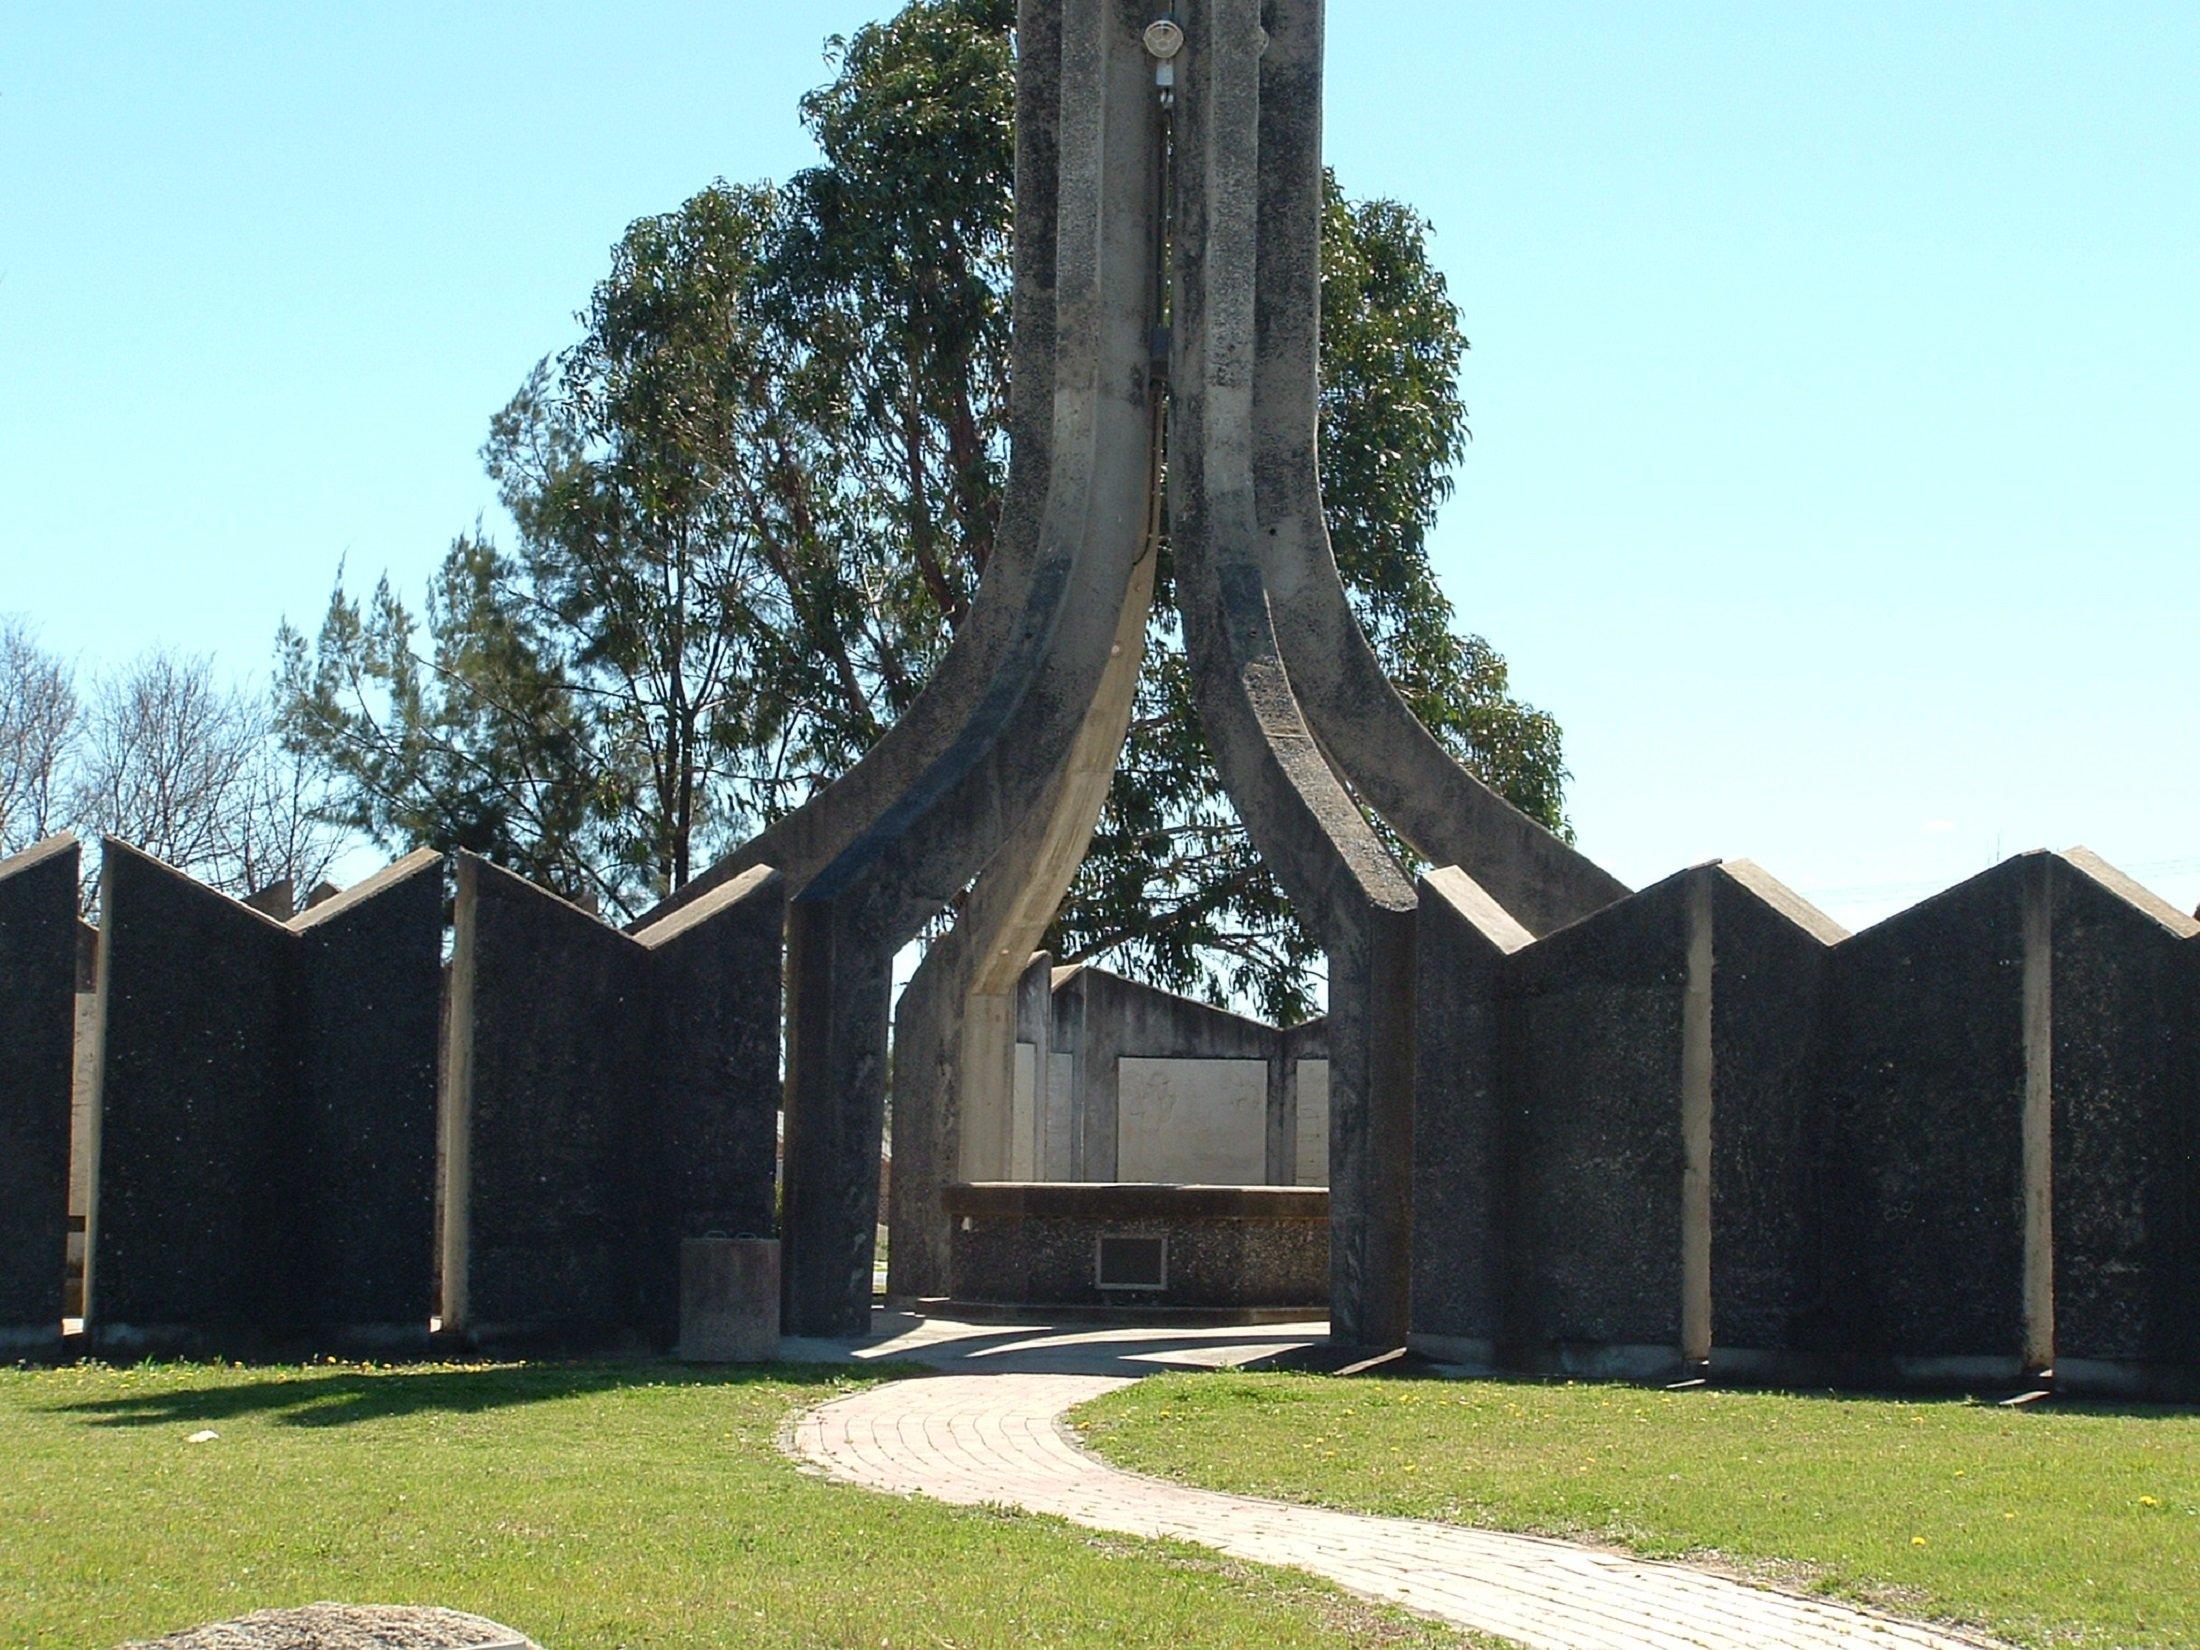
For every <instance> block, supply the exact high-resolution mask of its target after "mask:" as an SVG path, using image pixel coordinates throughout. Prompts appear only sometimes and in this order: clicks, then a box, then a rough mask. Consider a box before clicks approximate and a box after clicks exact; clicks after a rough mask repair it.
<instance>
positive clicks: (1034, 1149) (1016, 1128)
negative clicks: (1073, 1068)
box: [1008, 1043, 1039, 1180]
mask: <svg viewBox="0 0 2200 1650" xmlns="http://www.w3.org/2000/svg"><path fill="white" fill-rule="evenodd" d="M1038 1075H1039V1050H1038V1047H1037V1046H1036V1045H1035V1044H1032V1043H1018V1044H1017V1045H1016V1073H1015V1080H1014V1086H1013V1088H1012V1090H1011V1097H1010V1100H1009V1108H1010V1109H1009V1146H1008V1178H1009V1179H1011V1180H1036V1179H1038V1178H1039V1169H1038V1160H1039V1151H1038V1132H1039V1130H1038V1124H1039V1093H1038Z"/></svg>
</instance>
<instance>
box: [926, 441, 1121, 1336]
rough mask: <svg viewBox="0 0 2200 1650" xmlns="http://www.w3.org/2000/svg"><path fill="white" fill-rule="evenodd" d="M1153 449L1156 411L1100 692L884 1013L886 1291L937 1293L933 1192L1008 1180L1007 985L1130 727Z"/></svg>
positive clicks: (938, 1247) (1062, 884) (940, 1229)
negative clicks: (1143, 521) (1134, 561)
mask: <svg viewBox="0 0 2200 1650" xmlns="http://www.w3.org/2000/svg"><path fill="white" fill-rule="evenodd" d="M1161 444H1162V427H1161V418H1160V409H1159V408H1158V407H1156V409H1155V417H1154V429H1153V438H1152V446H1151V449H1150V456H1149V477H1150V483H1149V484H1150V491H1149V494H1148V497H1149V500H1150V501H1151V503H1152V506H1153V513H1152V514H1151V515H1149V518H1148V521H1147V525H1146V537H1145V544H1146V553H1145V554H1144V555H1142V556H1141V558H1140V560H1139V563H1138V565H1137V567H1136V568H1134V569H1133V571H1132V575H1131V582H1130V588H1129V590H1128V592H1127V593H1126V595H1125V598H1124V602H1123V610H1122V613H1121V615H1120V617H1119V618H1118V620H1117V625H1116V635H1115V642H1114V646H1113V648H1112V650H1111V653H1110V656H1109V659H1108V666H1107V671H1106V673H1105V675H1104V676H1103V678H1102V681H1101V685H1100V692H1099V695H1098V697H1097V698H1096V699H1095V700H1094V702H1093V705H1092V708H1091V710H1090V711H1089V712H1088V713H1087V714H1086V717H1085V721H1084V724H1083V726H1082V727H1080V728H1079V730H1078V733H1077V737H1076V739H1075V740H1074V741H1073V743H1072V745H1071V748H1070V751H1069V753H1068V756H1067V758H1066V759H1065V760H1064V762H1063V763H1062V764H1061V766H1060V767H1059V768H1058V769H1057V771H1056V773H1055V776H1054V778H1053V780H1052V781H1051V782H1050V783H1049V785H1048V788H1047V793H1046V796H1045V797H1044V799H1043V800H1042V801H1041V803H1040V805H1039V806H1038V807H1037V808H1035V809H1033V810H1032V812H1031V813H1029V814H1027V815H1026V816H1025V818H1024V820H1023V821H1022V822H1021V823H1020V824H1019V825H1018V826H1017V827H1016V829H1015V830H1014V832H1012V833H1011V835H1010V836H1009V838H1008V840H1007V841H1006V842H1005V843H1003V844H1002V846H1001V851H1000V852H999V853H998V854H996V855H995V856H994V858H993V860H992V863H990V864H989V865H987V866H986V868H985V870H984V871H983V872H982V873H980V875H979V877H978V880H977V881H976V882H975V883H974V884H972V886H971V889H970V893H969V895H968V897H967V898H966V899H965V901H964V903H963V907H962V910H961V912H960V914H959V915H958V917H957V920H956V922H955V925H954V927H953V928H952V929H951V930H949V932H947V933H946V934H943V935H941V936H940V937H939V938H938V939H936V940H935V941H933V943H932V944H931V946H930V947H929V948H928V949H927V950H926V952H925V954H924V959H923V961H922V962H920V963H919V964H918V966H917V971H916V974H915V975H914V976H913V977H912V978H911V980H910V981H909V984H908V986H907V987H906V988H904V990H903V992H902V995H901V1001H900V1003H899V1004H898V1005H897V1006H896V1008H895V1011H894V1127H893V1139H894V1163H895V1178H896V1182H897V1184H899V1185H901V1186H903V1187H904V1188H907V1189H908V1190H909V1191H910V1193H911V1195H908V1196H903V1197H898V1198H896V1200H895V1203H894V1209H893V1216H892V1235H893V1244H892V1249H891V1255H892V1259H891V1261H890V1264H889V1275H888V1278H887V1292H888V1293H889V1294H890V1295H896V1296H912V1297H915V1296H925V1295H935V1294H940V1293H943V1292H944V1290H945V1288H946V1279H947V1228H946V1224H945V1219H946V1217H945V1215H944V1214H943V1213H942V1212H941V1211H940V1209H939V1208H938V1206H937V1204H936V1201H935V1199H934V1198H933V1196H932V1192H933V1190H934V1188H936V1187H937V1186H938V1185H940V1184H942V1183H944V1182H945V1181H947V1180H949V1179H963V1180H998V1179H1005V1178H1008V1165H1009V1163H1010V1160H1011V1157H1012V1152H1011V1149H1010V1141H1009V1138H1008V1136H1009V1132H1010V1123H1011V1114H1012V1101H1013V1093H1014V1082H1015V1077H1014V1060H1015V1042H1016V991H1017V988H1018V986H1019V984H1020V983H1021V981H1022V977H1023V972H1024V969H1025V968H1026V967H1027V966H1028V964H1029V960H1030V958H1031V955H1032V953H1033V951H1034V950H1035V949H1036V948H1037V947H1038V944H1039V942H1040V940H1041V939H1042V938H1043V937H1044V936H1045V934H1046V930H1047V925H1048V924H1049V923H1051V922H1052V921H1053V920H1054V913H1055V912H1056V911H1057V910H1058V909H1060V907H1061V903H1062V900H1063V898H1064V897H1065V896H1066V895H1067V894H1068V892H1069V887H1070V883H1071V882H1072V881H1073V880H1074V879H1075V878H1076V875H1077V868H1078V867H1079V866H1080V865H1082V864H1083V863H1084V859H1085V853H1086V850H1087V849H1088V848H1089V847H1090V846H1091V844H1092V833H1093V828H1094V827H1095V826H1096V825H1097V824H1098V823H1099V819H1100V810H1101V808H1102V806H1103V805H1105V803H1106V801H1107V796H1108V787H1109V785H1110V783H1111V782H1112V781H1113V779H1114V777H1115V764H1116V758H1117V755H1118V753H1119V752H1120V751H1121V750H1122V748H1123V739H1124V736H1125V734H1126V733H1128V731H1129V728H1130V718H1131V709H1132V705H1133V703H1134V701H1135V699H1136V696H1137V691H1138V675H1139V670H1140V667H1141V666H1142V664H1143V663H1144V660H1145V641H1146V618H1147V614H1148V611H1149V610H1150V609H1151V607H1152V605H1153V577H1154V566H1155V562H1156V559H1157V558H1156V556H1155V554H1154V552H1156V551H1157V550H1158V549H1159V543H1160V533H1161V520H1160V516H1159V508H1158V507H1159V503H1160V498H1161V493H1160V467H1161V458H1162V445H1161Z"/></svg>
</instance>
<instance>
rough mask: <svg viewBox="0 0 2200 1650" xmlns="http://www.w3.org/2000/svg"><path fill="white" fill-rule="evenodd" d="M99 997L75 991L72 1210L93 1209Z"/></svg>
mask: <svg viewBox="0 0 2200 1650" xmlns="http://www.w3.org/2000/svg"><path fill="white" fill-rule="evenodd" d="M98 1009H99V998H98V997H97V996H95V995H94V994H93V993H91V992H89V991H79V992H78V993H77V994H76V1068H75V1075H74V1078H73V1080H72V1082H71V1086H70V1093H69V1213H70V1214H72V1215H74V1216H76V1217H77V1218H78V1219H79V1220H81V1219H83V1218H84V1217H86V1216H87V1215H89V1214H90V1213H91V1212H92V1095H93V1092H94V1091H95V1090H96V1089H97V1088H98V1086H99V1036H98V1030H99V1015H98ZM72 1243H73V1239H72Z"/></svg>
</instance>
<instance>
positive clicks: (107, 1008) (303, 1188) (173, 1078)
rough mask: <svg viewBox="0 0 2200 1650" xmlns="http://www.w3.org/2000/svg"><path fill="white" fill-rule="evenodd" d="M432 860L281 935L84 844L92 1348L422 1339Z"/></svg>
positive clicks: (169, 877) (156, 866) (381, 879)
mask: <svg viewBox="0 0 2200 1650" xmlns="http://www.w3.org/2000/svg"><path fill="white" fill-rule="evenodd" d="M441 864H442V862H441V860H440V858H439V857H438V856H436V855H434V854H426V853H424V854H417V855H414V856H413V857H412V858H410V859H408V860H406V861H403V862H401V863H400V864H398V865H396V866H393V867H391V868H390V869H389V870H388V871H386V872H384V873H382V874H381V875H380V876H377V877H375V878H373V879H371V880H370V881H368V882H366V883H363V884H361V885H360V886H359V887H358V888H355V889H353V890H352V891H351V892H350V893H347V894H343V895H340V896H338V897H337V898H336V899H334V900H332V901H330V902H328V903H326V904H324V905H322V906H321V907H320V908H318V909H317V910H316V911H313V912H310V913H308V914H307V915H305V916H301V917H299V918H298V919H296V921H295V922H293V923H292V924H289V925H287V926H286V925H285V924H282V923H278V922H276V921H275V920H273V919H272V918H269V917H265V916H262V915H260V914H259V913H258V912H256V911H252V910H250V909H248V908H247V907H245V906H244V905H242V904H239V903H238V902H236V901H234V900H231V899H228V898H226V897H224V896H223V895H221V894H218V893H215V892H214V891H213V890H211V889H208V888H205V887H202V886H200V885H199V884H198V883H196V882H194V881H192V880H191V879H190V878H189V877H187V876H185V875H183V874H182V873H181V872H179V871H176V870H174V869H172V868H171V867H169V866H166V865H163V864H161V863H160V862H159V861H157V860H154V859H151V858H149V857H147V856H146V855H144V854H141V853H139V852H137V851H136V850H135V849H132V848H130V847H128V846H127V845H125V844H122V843H119V842H113V841H110V842H109V843H108V844H107V846H106V858H105V861H104V863H103V867H102V876H101V903H102V908H103V909H102V919H101V920H102V922H103V924H104V926H105V942H104V948H103V961H104V976H103V978H102V980H101V982H100V986H99V991H100V998H101V1003H102V1010H101V1018H100V1024H101V1053H100V1061H99V1071H100V1079H99V1100H98V1117H99V1120H98V1136H99V1145H98V1151H97V1164H98V1173H97V1183H96V1189H95V1198H94V1205H93V1210H92V1216H91V1242H90V1250H91V1299H90V1302H89V1307H90V1311H89V1314H88V1316H89V1327H90V1329H91V1332H92V1334H93V1337H94V1340H95V1342H96V1343H98V1344H101V1345H104V1346H110V1347H113V1348H115V1349H117V1350H129V1349H132V1348H135V1347H138V1346H163V1347H164V1346H180V1347H186V1348H200V1347H205V1348H217V1349H242V1350H256V1349H259V1348H261V1347H263V1346H282V1347H288V1346H293V1345H297V1344H305V1345H310V1346H312V1347H314V1348H316V1349H321V1348H331V1349H333V1348H339V1347H347V1346H358V1345H389V1344H392V1343H402V1342H414V1343H422V1342H425V1340H426V1337H427V1331H428V1314H429V1310H430V1307H431V1305H432V1302H431V1299H430V1278H431V1276H432V1265H431V1263H432V1258H433V1249H432V1239H431V1230H432V1222H433V1218H434V1215H433V1209H434V1204H433V1198H434V1184H435V1183H434V1138H435V1137H434V1126H435V1125H434V1119H435V1061H436V1017H437V1004H438V998H439V995H440V991H441V979H440V976H441V970H440V963H439V952H440V950H441V934H442V875H441Z"/></svg>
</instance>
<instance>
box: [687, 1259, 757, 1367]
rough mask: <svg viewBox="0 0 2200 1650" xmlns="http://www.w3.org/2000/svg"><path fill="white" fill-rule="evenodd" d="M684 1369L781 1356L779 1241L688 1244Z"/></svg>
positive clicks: (751, 1361) (752, 1361)
mask: <svg viewBox="0 0 2200 1650" xmlns="http://www.w3.org/2000/svg"><path fill="white" fill-rule="evenodd" d="M678 1355H679V1357H680V1358H681V1360H682V1361H683V1362H686V1363H698V1364H747V1363H768V1362H770V1361H771V1360H772V1359H774V1358H776V1357H778V1356H779V1240H778V1239H777V1238H729V1237H699V1238H685V1239H683V1240H682V1241H681V1244H680V1346H679V1353H678Z"/></svg>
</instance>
